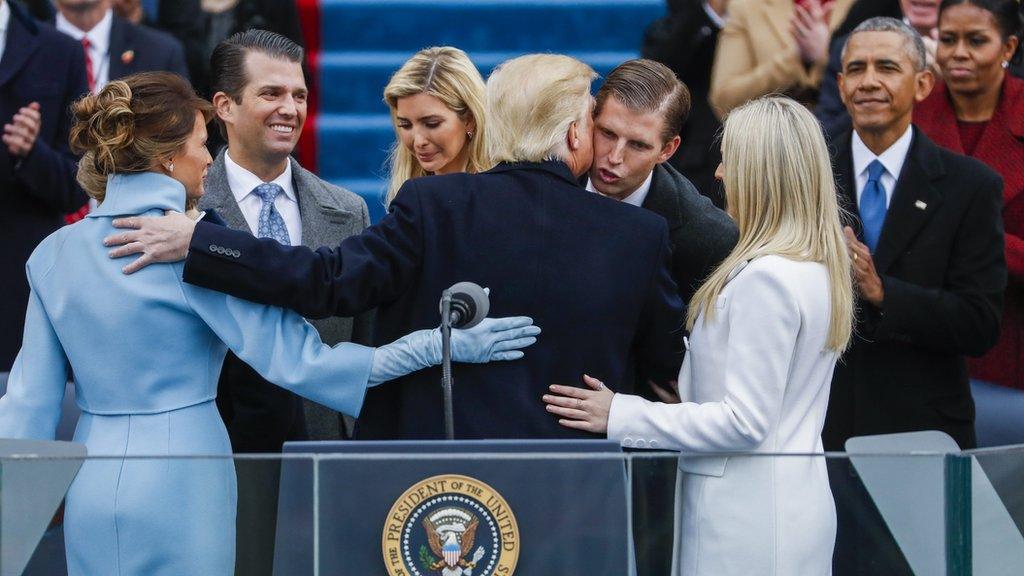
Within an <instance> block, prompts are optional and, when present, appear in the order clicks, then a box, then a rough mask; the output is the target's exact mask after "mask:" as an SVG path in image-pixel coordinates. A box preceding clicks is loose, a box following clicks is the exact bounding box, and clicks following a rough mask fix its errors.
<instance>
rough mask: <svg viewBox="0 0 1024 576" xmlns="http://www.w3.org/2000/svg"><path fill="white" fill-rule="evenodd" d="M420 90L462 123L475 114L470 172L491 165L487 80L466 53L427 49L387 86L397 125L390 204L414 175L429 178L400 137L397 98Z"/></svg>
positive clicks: (447, 48) (387, 99) (448, 48)
mask: <svg viewBox="0 0 1024 576" xmlns="http://www.w3.org/2000/svg"><path fill="white" fill-rule="evenodd" d="M416 94H430V95H431V96H433V97H435V98H437V99H438V100H440V101H441V102H442V103H444V105H445V106H447V107H448V109H449V110H451V111H452V112H455V113H456V114H458V116H459V118H460V119H462V120H463V121H466V120H468V119H469V118H473V120H475V121H476V130H475V131H474V132H473V137H472V138H470V140H469V143H468V144H467V145H468V146H469V155H468V162H467V164H466V172H469V173H476V172H483V171H485V170H490V169H491V168H492V167H493V164H492V163H491V161H490V159H489V158H488V155H487V146H486V143H485V142H486V141H485V136H486V133H487V127H486V118H485V114H484V79H483V78H482V77H481V76H480V72H479V71H478V70H477V69H476V66H474V65H473V61H472V60H470V59H469V56H467V55H466V53H465V52H463V51H462V50H459V49H458V48H453V47H451V46H440V47H434V48H424V49H423V50H420V51H419V52H417V53H416V54H415V55H413V57H412V58H410V59H409V60H407V61H406V62H405V64H403V65H402V67H401V68H399V69H398V71H397V72H395V74H394V75H393V76H392V77H391V81H389V82H388V85H387V86H386V87H384V102H385V103H386V104H387V105H388V108H390V109H391V121H392V124H393V125H394V127H395V145H394V147H393V148H392V149H391V154H390V155H389V157H388V163H389V165H390V169H389V171H390V178H389V184H388V194H387V202H386V203H387V204H391V201H392V200H394V198H395V195H396V194H398V189H399V188H401V187H402V184H404V183H405V181H406V180H409V179H410V178H418V177H420V176H426V175H427V172H426V171H425V170H423V168H422V167H421V166H420V164H419V162H418V161H417V160H416V157H415V156H414V155H413V154H412V153H411V152H409V150H408V149H407V148H406V147H405V146H403V145H402V142H401V139H400V138H399V137H398V122H397V115H398V99H399V98H405V97H407V96H415V95H416Z"/></svg>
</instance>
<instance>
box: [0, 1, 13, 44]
mask: <svg viewBox="0 0 1024 576" xmlns="http://www.w3.org/2000/svg"><path fill="white" fill-rule="evenodd" d="M10 21H11V7H10V6H8V5H7V0H0V34H6V33H7V25H8V24H9V23H10ZM5 38H6V36H5ZM0 48H3V46H0Z"/></svg>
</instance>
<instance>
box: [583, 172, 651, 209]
mask: <svg viewBox="0 0 1024 576" xmlns="http://www.w3.org/2000/svg"><path fill="white" fill-rule="evenodd" d="M651 180H654V171H653V170H652V171H651V173H650V174H648V175H647V179H646V180H644V183H643V184H641V185H640V187H639V188H637V189H636V190H634V191H633V192H632V193H631V194H630V195H629V196H626V197H625V198H623V199H622V201H623V202H625V203H626V204H632V205H633V206H638V207H639V206H643V204H644V200H646V199H647V193H648V192H650V191H651ZM587 190H588V191H590V192H594V193H595V194H600V192H598V191H597V188H594V183H593V182H591V181H590V178H587Z"/></svg>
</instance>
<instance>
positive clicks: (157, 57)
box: [52, 0, 188, 223]
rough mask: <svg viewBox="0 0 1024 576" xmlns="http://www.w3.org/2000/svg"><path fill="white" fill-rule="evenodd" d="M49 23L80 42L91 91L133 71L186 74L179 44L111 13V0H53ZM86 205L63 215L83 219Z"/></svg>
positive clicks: (169, 37) (167, 36)
mask: <svg viewBox="0 0 1024 576" xmlns="http://www.w3.org/2000/svg"><path fill="white" fill-rule="evenodd" d="M52 23H53V24H54V26H55V27H56V28H57V30H59V31H61V32H63V33H65V34H67V35H68V36H70V37H72V38H74V39H75V40H77V41H78V42H79V43H81V45H82V50H83V51H84V53H85V75H86V80H87V82H88V83H89V90H90V91H91V92H92V93H93V94H96V93H98V92H99V91H100V90H101V89H102V88H103V86H105V85H106V84H107V82H109V81H111V80H117V79H119V78H123V77H124V76H127V75H129V74H133V73H135V72H148V71H166V72H174V73H176V74H179V75H181V76H182V77H183V78H185V79H186V80H187V79H188V68H187V67H186V66H185V53H184V51H183V50H182V47H181V43H180V42H178V41H177V40H176V39H175V38H174V37H172V36H170V35H169V34H165V33H163V32H159V31H157V30H151V29H149V28H146V27H145V26H138V25H136V24H132V23H131V22H129V21H128V20H125V19H123V18H121V17H120V16H117V15H115V14H114V10H113V7H112V4H111V0H57V14H56V15H55V16H54V20H53V22H52ZM89 208H90V206H89V204H88V203H86V204H83V205H82V206H79V207H78V209H77V210H76V211H74V212H73V213H71V214H69V215H68V216H67V218H66V219H65V220H66V221H67V222H68V223H72V222H76V221H78V220H81V219H82V218H83V217H84V216H85V215H86V214H88V213H89Z"/></svg>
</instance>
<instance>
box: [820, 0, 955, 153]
mask: <svg viewBox="0 0 1024 576" xmlns="http://www.w3.org/2000/svg"><path fill="white" fill-rule="evenodd" d="M939 1H940V0H858V1H857V2H855V3H854V4H853V7H851V8H850V12H849V14H848V15H847V17H846V20H845V21H844V22H843V24H842V25H841V26H840V27H839V28H838V29H836V33H835V35H834V37H833V38H832V42H831V44H830V45H829V55H828V68H827V69H826V70H825V77H824V79H822V82H821V96H820V98H819V99H818V105H817V107H816V108H815V110H814V114H815V116H817V117H818V120H819V121H821V125H822V128H824V129H825V133H826V134H828V135H829V136H830V137H832V138H838V137H840V136H842V135H843V134H844V133H845V132H849V131H850V129H851V124H850V115H849V113H847V111H846V105H845V104H843V99H842V96H841V95H840V93H839V80H838V78H839V74H840V72H842V68H843V62H842V51H843V46H845V45H846V39H847V37H848V36H849V35H850V32H852V31H853V29H854V28H856V27H857V26H859V25H860V24H861V23H862V22H864V21H866V20H868V19H870V18H875V17H879V16H887V17H890V18H895V19H897V20H903V22H905V23H906V24H907V25H909V26H910V27H911V28H913V29H914V30H917V32H918V34H920V35H921V41H922V42H924V47H925V52H926V54H927V60H928V67H929V69H930V70H931V72H932V74H933V75H935V76H939V75H940V74H939V70H938V67H937V66H936V65H935V46H936V44H935V39H936V38H937V37H938V31H937V29H936V25H937V23H938V19H939Z"/></svg>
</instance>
